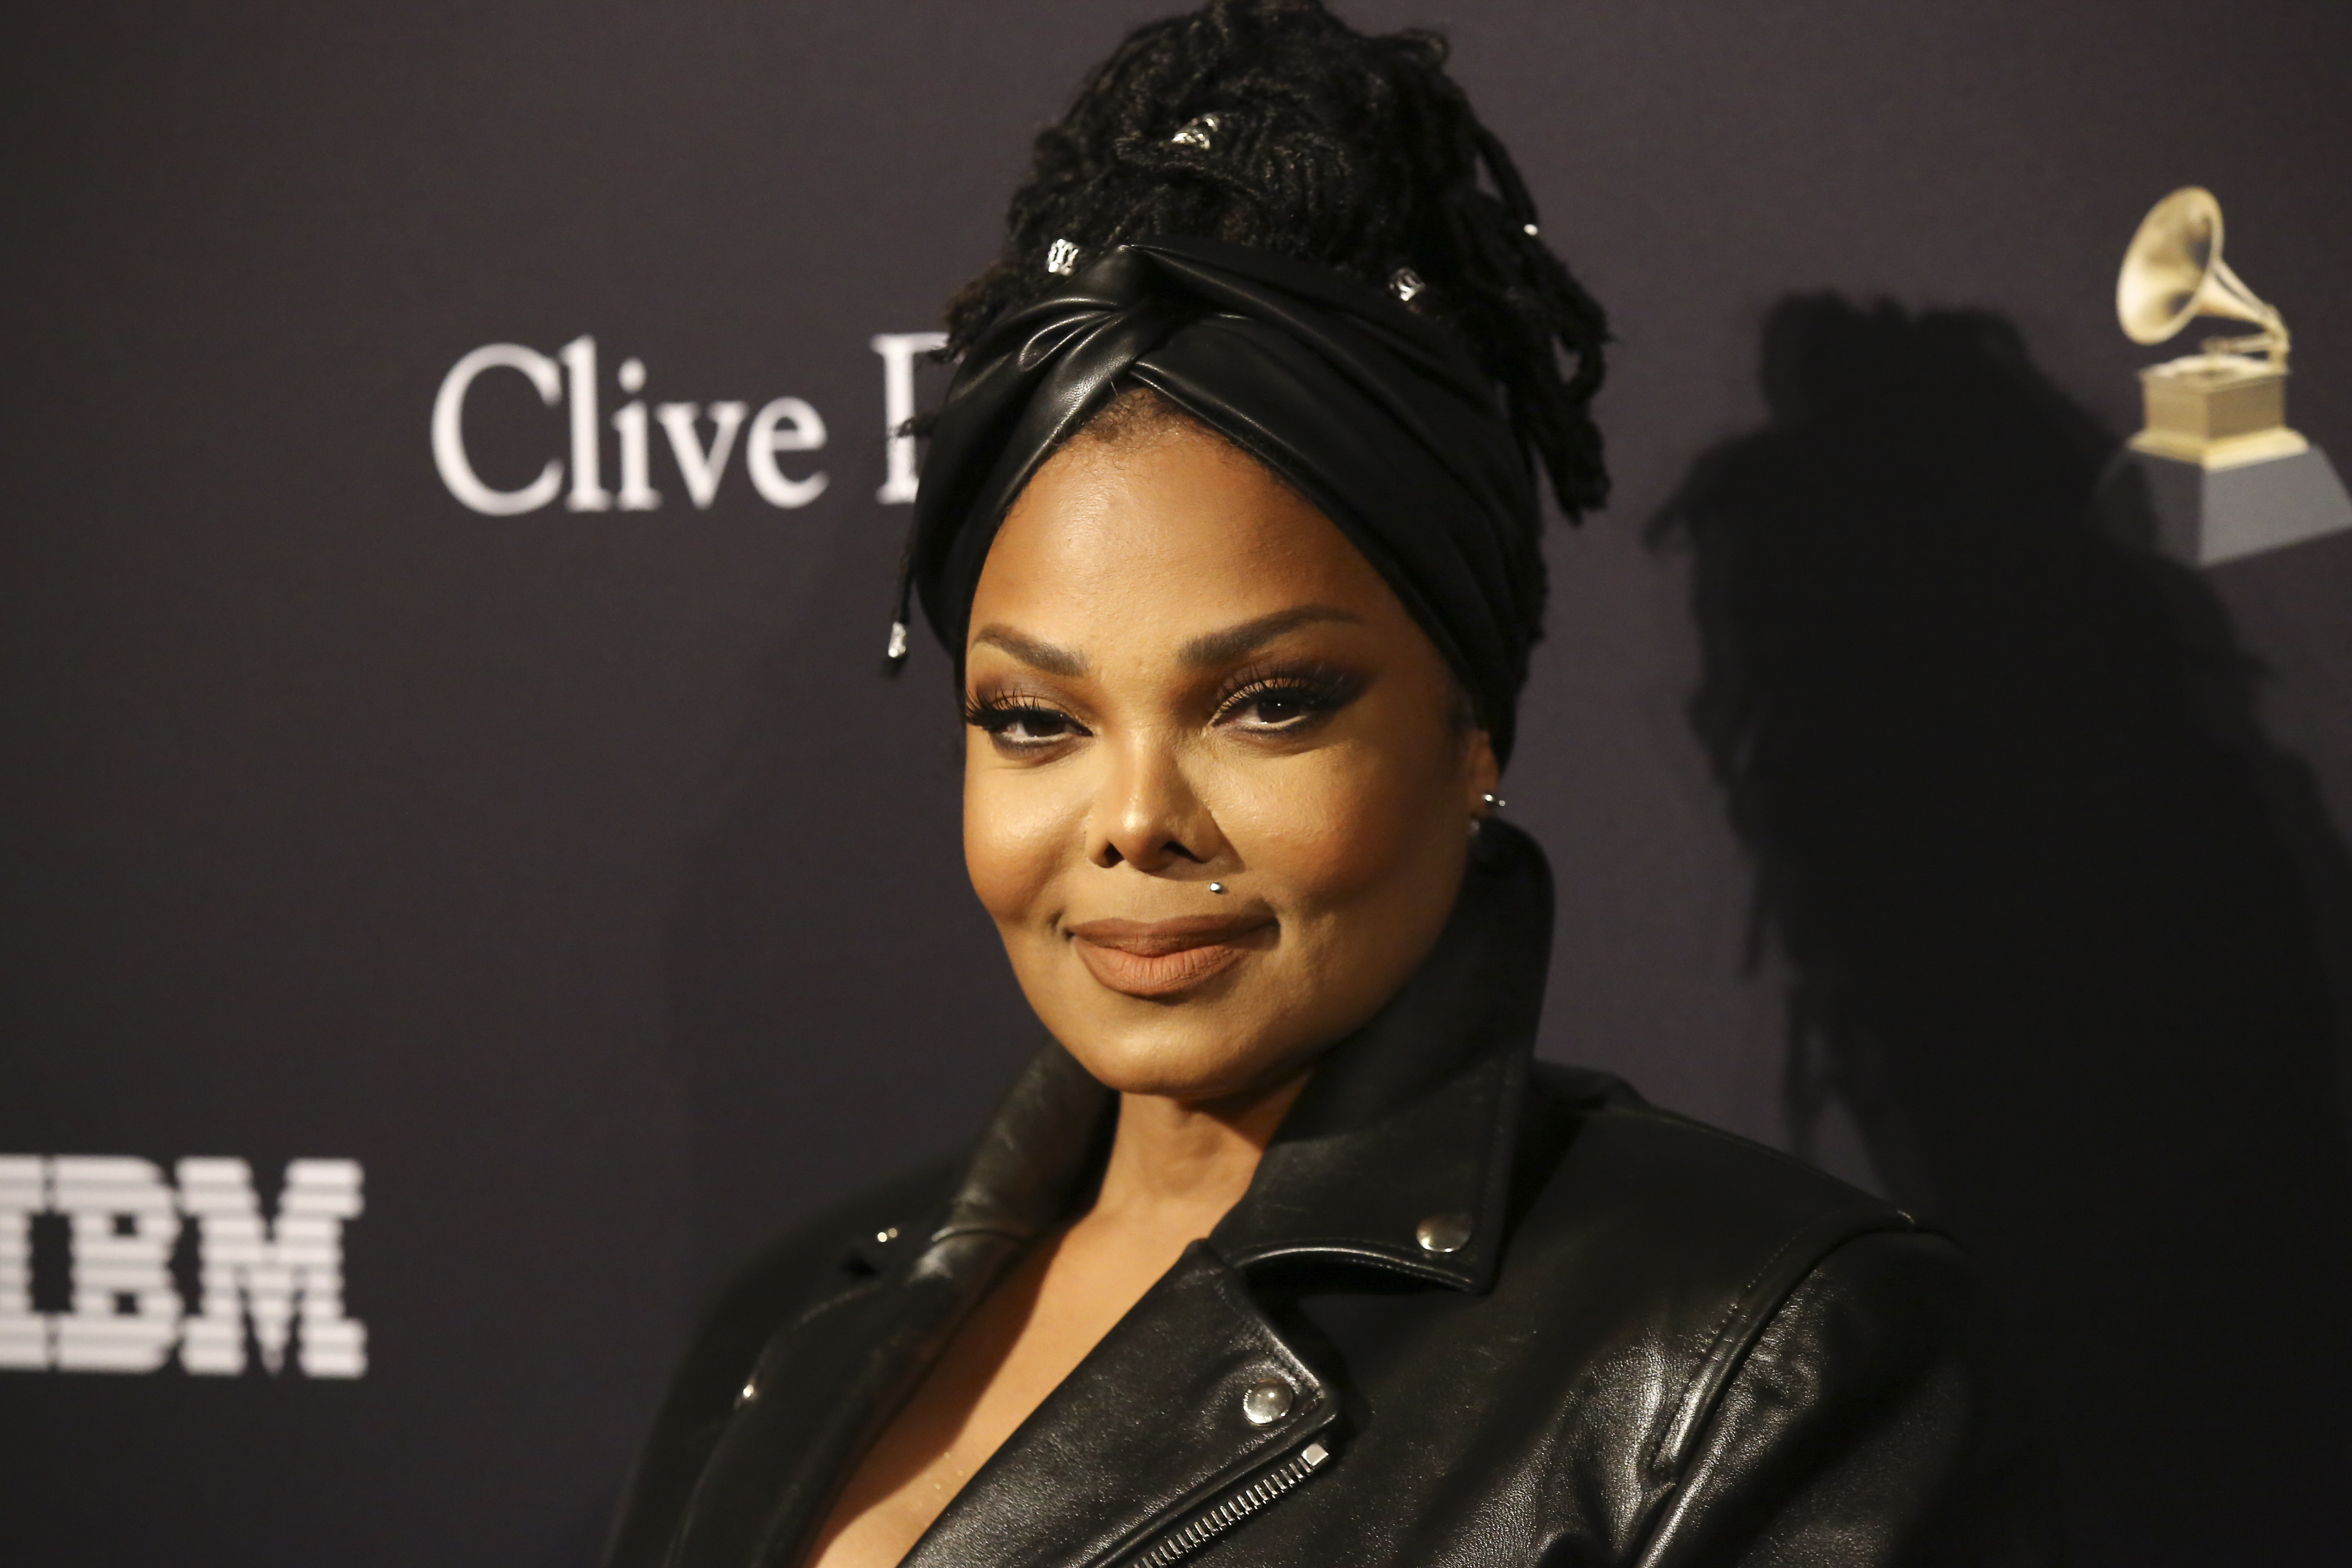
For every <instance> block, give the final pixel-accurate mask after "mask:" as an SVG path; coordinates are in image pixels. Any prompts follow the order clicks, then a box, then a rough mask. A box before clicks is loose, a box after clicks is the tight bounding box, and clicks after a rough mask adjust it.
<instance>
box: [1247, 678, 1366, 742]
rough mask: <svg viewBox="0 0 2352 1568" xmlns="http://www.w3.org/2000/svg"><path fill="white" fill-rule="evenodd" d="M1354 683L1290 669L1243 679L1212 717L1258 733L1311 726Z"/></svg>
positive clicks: (1348, 695)
mask: <svg viewBox="0 0 2352 1568" xmlns="http://www.w3.org/2000/svg"><path fill="white" fill-rule="evenodd" d="M1357 688H1358V683H1357V682H1356V681H1354V680H1353V679H1349V677H1346V676H1343V675H1339V674H1338V673H1337V672H1332V671H1293V672H1287V673H1283V674H1269V675H1264V676H1260V677H1258V678H1256V679H1244V681H1243V683H1242V685H1241V687H1240V689H1238V690H1236V691H1234V693H1233V694H1232V695H1231V696H1229V697H1227V698H1226V699H1225V700H1224V703H1223V706H1222V707H1220V708H1219V709H1218V710H1217V719H1216V721H1217V722H1218V723H1220V724H1228V725H1232V726H1234V727H1235V728H1238V729H1241V730H1243V731H1247V732H1249V733H1253V734H1259V735H1287V734H1296V733H1297V732H1299V731H1303V730H1307V729H1311V728H1312V727H1313V726H1314V725H1315V723H1316V722H1317V721H1318V720H1321V719H1323V718H1325V717H1326V716H1328V714H1330V713H1332V712H1334V711H1335V710H1339V709H1341V708H1344V707H1346V706H1347V705H1348V704H1349V702H1350V701H1352V700H1354V698H1355V696H1356V691H1357Z"/></svg>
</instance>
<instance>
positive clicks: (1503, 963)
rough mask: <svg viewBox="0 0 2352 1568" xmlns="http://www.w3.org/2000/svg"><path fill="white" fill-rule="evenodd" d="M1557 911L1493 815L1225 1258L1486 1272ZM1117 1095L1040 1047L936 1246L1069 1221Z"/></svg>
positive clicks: (1435, 1273) (1330, 1064)
mask: <svg viewBox="0 0 2352 1568" xmlns="http://www.w3.org/2000/svg"><path fill="white" fill-rule="evenodd" d="M1551 918H1552V889H1551V873H1550V868H1549V866H1548V865H1547V864H1546V862H1545V860H1544V856H1543V851H1542V850H1541V849H1540V848H1538V847H1537V846H1536V843H1535V841H1534V840H1533V839H1531V838H1529V837H1528V836H1527V835H1526V834H1524V833H1522V832H1520V831H1519V830H1518V829H1517V828H1516V827H1514V826H1510V825H1509V824H1507V823H1502V822H1496V821H1492V820H1490V821H1487V822H1486V823H1485V824H1483V825H1482V826H1481V827H1480V830H1479V833H1478V837H1477V839H1476V841H1475V845H1474V847H1473V850H1472V854H1471V858H1470V867H1469V870H1468V874H1467V875H1466V876H1465V879H1464V882H1463V888H1462V893H1461V896H1460V898H1459V899H1458V900H1456V902H1455V904H1454V913H1453V915H1452V916H1451V918H1450V919H1449V920H1448V921H1447V923H1446V926H1445V929H1444V932H1443V933H1442V934H1441V935H1440V936H1439V938H1438V941H1437V944H1436V946H1435V947H1434V948H1433V950H1432V951H1431V952H1430V955H1429V957H1428V958H1427V959H1426V960H1424V961H1423V963H1422V965H1421V967H1420V968H1419V969H1418V970H1417V971H1415V972H1414V973H1413V975H1412V978H1411V979H1410V980H1409V981H1407V982H1406V984H1405V985H1404V988H1403V989H1402V991H1400V992H1399V993H1398V994H1397V995H1396V996H1395V997H1393V998H1392V999H1391V1001H1390V1002H1389V1004H1388V1005H1386V1006H1385V1007H1383V1008H1382V1009H1381V1011H1380V1012H1379V1013H1378V1014H1377V1015H1375V1016H1374V1017H1373V1018H1372V1020H1371V1022H1370V1023H1369V1024H1367V1025H1365V1026H1363V1027H1362V1028H1361V1029H1360V1030H1358V1031H1357V1032H1356V1033H1355V1034H1354V1035H1352V1036H1350V1037H1349V1038H1347V1039H1346V1040H1343V1041H1341V1042H1340V1043H1339V1045H1337V1046H1334V1047H1332V1048H1331V1050H1330V1051H1329V1052H1328V1054H1327V1055H1326V1057H1325V1058H1324V1059H1323V1061H1322V1062H1321V1063H1320V1064H1319V1065H1318V1067H1317V1068H1316V1071H1315V1075H1314V1077H1313V1078H1312V1079H1309V1080H1308V1081H1307V1088H1306V1089H1305V1090H1304V1091H1302V1092H1301V1094H1300V1095H1299V1097H1298V1101H1297V1104H1296V1105H1294V1106H1293V1107H1292V1108H1291V1110H1290V1113H1289V1114H1288V1116H1286V1118H1285V1119H1284V1121H1283V1124H1282V1127H1281V1130H1280V1131H1278V1132H1277V1133H1276V1136H1275V1140H1274V1142H1272V1143H1271V1144H1270V1145H1268V1147H1267V1149H1266V1152H1265V1158H1264V1159H1263V1160H1262V1161H1261V1162H1260V1163H1259V1165H1258V1170H1257V1174H1256V1176H1255V1178H1254V1179H1253V1180H1252V1182H1251V1184H1250V1186H1249V1190H1248V1191H1247V1193H1246V1194H1244V1196H1243V1198H1242V1200H1241V1202H1240V1203H1238V1204H1237V1205H1234V1208H1233V1210H1232V1212H1230V1213H1229V1214H1227V1215H1226V1216H1225V1218H1224V1220H1223V1222H1222V1223H1221V1224H1219V1226H1217V1228H1216V1230H1215V1232H1214V1233H1213V1235H1212V1236H1211V1237H1210V1240H1211V1243H1212V1245H1213V1247H1215V1248H1216V1249H1217V1251H1218V1252H1220V1253H1221V1254H1222V1255H1223V1257H1224V1258H1225V1259H1226V1260H1227V1261H1228V1262H1230V1263H1232V1264H1233V1265H1234V1266H1235V1267H1237V1268H1249V1267H1250V1266H1252V1265H1255V1264H1260V1263H1265V1262H1270V1261H1273V1260H1275V1259H1277V1258H1321V1259H1325V1260H1328V1261H1335V1262H1342V1263H1352V1264H1357V1265H1361V1266H1368V1267H1371V1268H1380V1269H1382V1270H1386V1271H1390V1272H1395V1273H1402V1274H1407V1275H1411V1276H1412V1277H1414V1278H1417V1279H1428V1280H1432V1281H1434V1282H1436V1283H1440V1284H1445V1285H1451V1286H1454V1287H1455V1288H1457V1289H1465V1290H1482V1289H1486V1287H1487V1286H1488V1285H1489V1284H1490V1283H1492V1281H1493V1279H1494V1274H1495V1269H1496V1265H1497V1263H1498V1262H1499V1260H1500V1243H1501V1240H1502V1231H1503V1210H1504V1204H1505V1201H1506V1198H1507V1184H1508V1176H1509V1171H1510V1165H1511V1154H1512V1150H1513V1143H1514V1141H1515V1135H1516V1132H1517V1123H1518V1109H1519V1100H1520V1097H1521V1094H1522V1091H1523V1089H1524V1086H1525V1083H1526V1079H1527V1070H1528V1058H1529V1057H1530V1056H1531V1054H1532V1053H1533V1050H1534V1045H1535V1032H1536V1024H1537V1021H1538V1016H1540V1014H1541V1011H1542V1005H1543V988H1544V979H1545V973H1546V969H1547V967H1548V965H1549V959H1550V953H1551ZM1116 1100H1117V1097H1116V1096H1114V1095H1113V1094H1112V1093H1111V1092H1110V1091H1109V1090H1108V1089H1104V1088H1103V1087H1102V1086H1101V1085H1099V1084H1097V1082H1096V1081H1095V1080H1094V1079H1093V1078H1092V1077H1091V1076H1089V1075H1088V1074H1087V1071H1086V1069H1085V1068H1082V1067H1080V1066H1079V1065H1078V1064H1077V1062H1076V1059H1075V1058H1072V1057H1071V1056H1070V1054H1069V1053H1068V1052H1067V1051H1066V1050H1064V1049H1063V1048H1062V1047H1060V1046H1059V1045H1048V1046H1047V1047H1045V1049H1044V1050H1043V1051H1041V1052H1039V1053H1038V1055H1037V1056H1036V1057H1035V1058H1034V1059H1033V1060H1032V1061H1031V1062H1030V1064H1029V1066H1028V1068H1027V1069H1026V1070H1025V1071H1024V1073H1023V1075H1022V1077H1021V1079H1020V1080H1019V1081H1018V1082H1017V1083H1016V1084H1015V1086H1014V1088H1013V1092H1012V1094H1011V1095H1010V1096H1008V1097H1007V1099H1006V1100H1005V1103H1004V1105H1003V1109H1002V1110H999V1112H998V1113H997V1115H996V1117H995V1118H994V1120H993V1121H992V1122H991V1123H990V1125H989V1127H988V1129H987V1131H985V1132H983V1133H982V1137H981V1141H980V1144H979V1146H978V1149H977V1151H976V1152H975V1153H974V1155H973V1158H972V1161H971V1165H970V1166H969V1167H968V1169H967V1170H966V1172H965V1174H964V1178H963V1181H962V1183H961V1185H960V1186H959V1188H958V1189H957V1192H956V1194H955V1196H954V1197H953V1198H952V1199H951V1200H950V1203H949V1205H948V1208H947V1211H946V1214H945V1216H944V1217H943V1219H942V1220H941V1222H940V1226H939V1227H938V1229H937V1230H935V1231H934V1232H933V1234H932V1241H933V1243H934V1245H935V1246H936V1245H937V1244H939V1243H941V1242H945V1241H948V1240H950V1239H951V1238H953V1237H963V1236H974V1235H988V1236H994V1237H1003V1238H1005V1239H1007V1240H1011V1241H1014V1242H1019V1243H1027V1242H1030V1241H1034V1239H1036V1238H1037V1237H1040V1236H1042V1235H1044V1234H1045V1232H1046V1231H1047V1230H1050V1229H1051V1228H1052V1227H1053V1226H1055V1225H1058V1224H1060V1223H1061V1222H1062V1221H1063V1220H1064V1219H1066V1218H1067V1217H1068V1215H1070V1213H1071V1212H1072V1211H1073V1210H1074V1209H1075V1208H1076V1206H1077V1205H1078V1204H1079V1203H1081V1202H1083V1201H1084V1197H1085V1190H1086V1187H1087V1184H1088V1182H1089V1181H1090V1180H1091V1178H1092V1176H1093V1174H1094V1173H1095V1172H1096V1171H1097V1170H1098V1169H1099V1167H1100V1161H1101V1157H1102V1152H1103V1151H1104V1149H1105V1148H1106V1147H1107V1144H1108V1135H1109V1131H1110V1127H1111V1124H1112V1119H1113V1116H1114V1114H1115V1109H1116ZM1424 1237H1425V1238H1426V1239H1425V1240H1424ZM918 1268H920V1265H918Z"/></svg>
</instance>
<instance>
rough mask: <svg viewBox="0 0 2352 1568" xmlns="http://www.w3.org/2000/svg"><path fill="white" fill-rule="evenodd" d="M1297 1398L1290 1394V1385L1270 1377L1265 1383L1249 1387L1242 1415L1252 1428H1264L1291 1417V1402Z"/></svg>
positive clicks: (1243, 1398)
mask: <svg viewBox="0 0 2352 1568" xmlns="http://www.w3.org/2000/svg"><path fill="white" fill-rule="evenodd" d="M1296 1397H1297V1395H1296V1394H1292V1393H1291V1392H1290V1384H1286V1383H1285V1382H1283V1381H1282V1379H1280V1378H1278V1377H1269V1378H1267V1379H1266V1380H1265V1382H1264V1383H1253V1384H1250V1385H1249V1392H1248V1393H1246V1394H1243V1395H1242V1414H1243V1415H1244V1416H1246V1417H1247V1418H1248V1420H1249V1424H1250V1425H1251V1426H1265V1425H1267V1424H1268V1423H1270V1422H1275V1421H1279V1420H1281V1419H1282V1418H1283V1417H1284V1416H1286V1415H1289V1414H1290V1402H1291V1401H1292V1400H1293V1399H1295V1398H1296Z"/></svg>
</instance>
